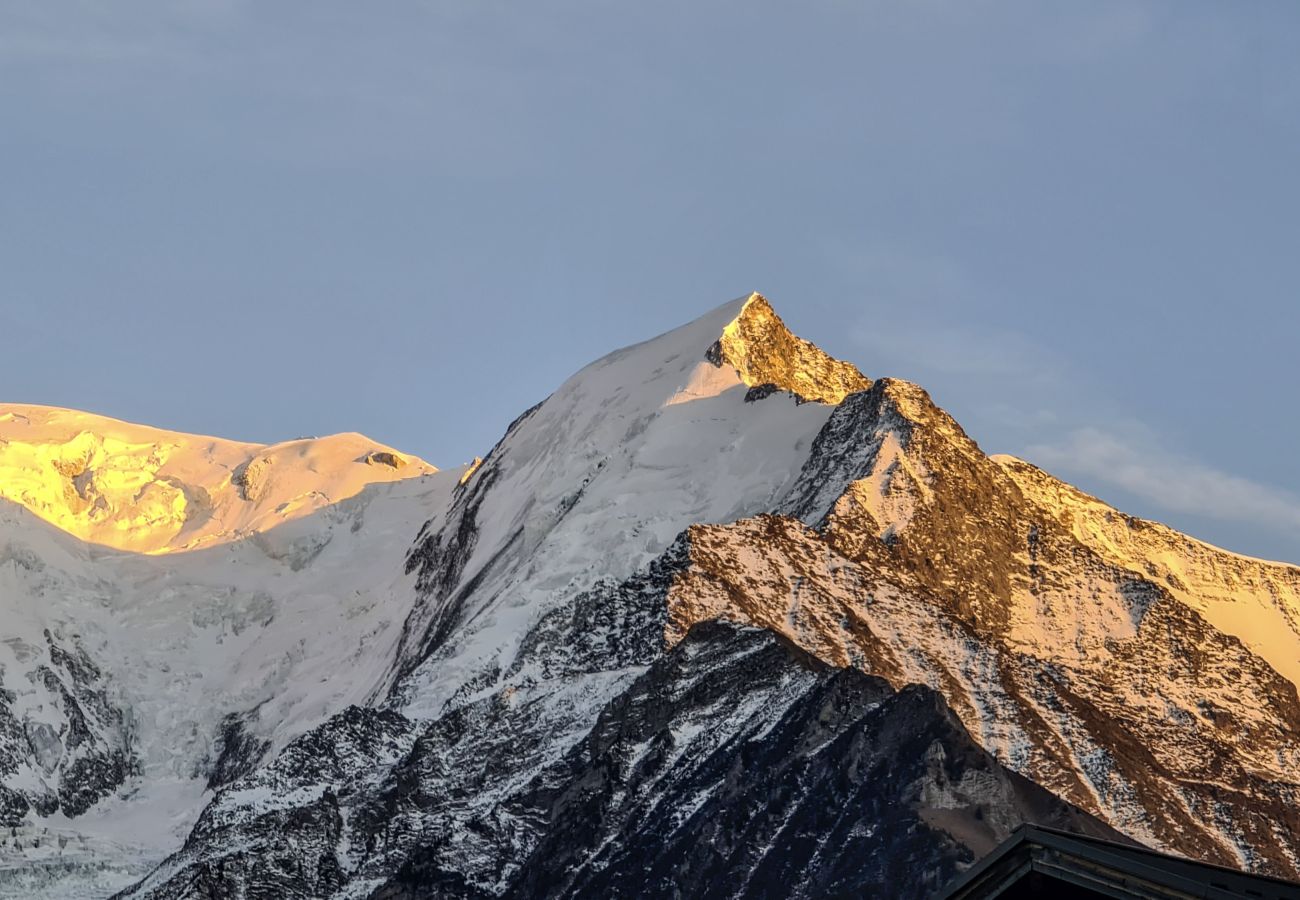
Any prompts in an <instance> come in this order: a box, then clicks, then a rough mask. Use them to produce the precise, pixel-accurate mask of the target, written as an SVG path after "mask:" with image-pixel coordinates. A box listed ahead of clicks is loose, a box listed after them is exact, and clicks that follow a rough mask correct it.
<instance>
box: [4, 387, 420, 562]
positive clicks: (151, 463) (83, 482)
mask: <svg viewBox="0 0 1300 900" xmlns="http://www.w3.org/2000/svg"><path fill="white" fill-rule="evenodd" d="M436 471H437V469H435V468H434V467H433V466H430V465H429V464H428V463H426V462H424V461H423V460H421V459H417V458H416V457H413V456H405V455H403V454H401V453H398V452H397V451H396V450H394V449H392V448H391V447H385V446H384V445H382V444H377V443H375V442H374V441H372V440H370V439H369V438H367V437H365V436H364V435H360V434H336V435H331V436H330V437H325V438H301V439H299V440H294V441H287V442H285V443H282V444H274V445H271V446H264V445H261V444H247V443H240V442H237V441H227V440H222V439H220V438H213V437H204V436H201V435H193V434H180V433H177V432H172V431H163V430H160V429H157V428H150V427H148V426H145V425H133V424H131V423H128V422H121V421H118V420H117V419H109V418H106V417H104V416H96V415H91V414H90V413H84V412H78V411H76V410H70V409H58V408H54V407H48V406H21V405H18V404H13V403H3V404H0V499H5V500H11V501H13V502H15V503H19V504H21V505H23V506H25V507H27V508H28V509H29V510H31V511H32V512H34V513H36V515H38V516H40V517H41V518H43V519H45V520H46V521H47V522H49V523H51V524H53V525H55V526H56V527H58V528H61V529H62V530H64V531H66V532H68V533H69V534H73V535H76V536H77V537H79V538H81V539H82V540H84V541H88V542H91V543H95V544H103V545H105V546H108V547H115V548H117V549H119V550H132V551H135V552H137V553H168V552H174V551H176V550H188V549H192V548H195V547H204V546H210V545H212V544H215V543H220V542H225V541H230V540H236V539H238V538H240V537H243V536H246V535H250V534H254V533H256V532H260V531H266V530H268V529H270V528H273V527H275V526H277V525H279V524H281V523H283V522H286V521H290V520H292V519H296V518H299V517H301V516H305V515H309V514H310V513H312V512H314V511H316V510H318V509H322V508H324V507H327V506H330V505H331V504H334V503H337V502H339V501H342V500H346V499H348V498H349V497H353V496H356V495H357V494H358V493H360V492H361V491H362V490H363V489H364V488H365V487H366V486H367V485H371V484H378V483H386V482H393V481H400V480H402V479H406V478H412V477H415V476H419V475H428V474H432V473H433V472H436Z"/></svg>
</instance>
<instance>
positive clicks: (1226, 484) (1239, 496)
mask: <svg viewBox="0 0 1300 900" xmlns="http://www.w3.org/2000/svg"><path fill="white" fill-rule="evenodd" d="M1025 455H1026V456H1027V457H1028V458H1029V460H1030V461H1032V462H1034V463H1036V464H1039V465H1042V466H1044V467H1046V468H1048V469H1054V470H1058V471H1059V472H1061V473H1062V474H1073V475H1086V476H1088V477H1090V478H1095V479H1097V480H1098V481H1102V482H1105V483H1107V484H1112V485H1115V486H1117V487H1120V488H1123V489H1124V490H1126V491H1129V492H1131V493H1133V494H1134V495H1136V496H1138V497H1141V498H1142V499H1144V500H1147V501H1150V502H1151V503H1154V504H1156V505H1158V506H1160V507H1162V508H1164V509H1167V510H1171V511H1173V512H1181V513H1192V514H1195V515H1201V516H1207V517H1209V518H1215V519H1225V520H1231V521H1238V522H1251V523H1254V524H1257V525H1264V526H1268V527H1275V528H1280V529H1284V530H1286V531H1287V532H1289V533H1291V534H1296V535H1300V497H1296V496H1295V495H1294V494H1291V493H1289V492H1288V491H1285V490H1282V489H1280V488H1277V487H1273V486H1271V485H1267V484H1261V483H1260V482H1257V481H1252V480H1250V479H1248V478H1243V477H1241V476H1239V475H1233V474H1231V473H1230V472H1225V471H1222V470H1220V469H1216V468H1214V467H1212V466H1207V465H1204V464H1203V463H1199V462H1196V461H1194V460H1191V459H1188V458H1186V457H1183V456H1180V455H1178V454H1176V453H1170V452H1168V451H1165V450H1162V449H1161V448H1159V447H1158V446H1155V445H1153V444H1152V443H1150V442H1147V441H1142V440H1133V439H1130V438H1126V437H1123V436H1120V435H1117V434H1113V433H1110V432H1107V431H1103V430H1101V429H1098V428H1080V429H1077V430H1075V431H1072V432H1071V433H1070V434H1069V435H1067V436H1066V438H1065V439H1064V440H1063V441H1061V442H1058V443H1052V444H1036V445H1033V446H1030V447H1028V448H1027V449H1026V451H1025Z"/></svg>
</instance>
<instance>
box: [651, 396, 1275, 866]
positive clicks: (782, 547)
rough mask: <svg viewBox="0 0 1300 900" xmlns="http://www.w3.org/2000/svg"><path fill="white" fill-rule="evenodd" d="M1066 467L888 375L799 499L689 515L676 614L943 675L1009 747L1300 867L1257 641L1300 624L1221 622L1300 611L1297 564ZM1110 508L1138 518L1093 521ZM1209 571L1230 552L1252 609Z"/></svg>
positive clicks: (947, 688)
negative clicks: (975, 431) (1098, 493)
mask: <svg viewBox="0 0 1300 900" xmlns="http://www.w3.org/2000/svg"><path fill="white" fill-rule="evenodd" d="M1023 485H1030V486H1032V488H1033V491H1032V492H1031V491H1028V490H1024V489H1022V486H1023ZM1058 485H1059V483H1056V484H1054V483H1053V482H1052V480H1051V479H1050V478H1049V477H1048V476H1045V475H1043V473H1041V472H1038V471H1037V470H1032V469H1031V468H1030V467H1027V466H1024V465H1023V464H1017V463H1014V462H1011V461H1003V462H994V461H991V460H989V459H987V458H986V457H984V456H983V454H981V453H980V452H979V450H978V448H977V447H976V446H975V445H974V443H973V442H971V441H970V440H969V439H968V438H967V437H966V436H965V435H964V434H963V433H962V432H961V430H960V429H959V428H958V427H957V426H956V425H955V423H953V422H952V421H951V419H949V418H948V417H947V416H946V415H945V414H943V413H942V411H940V410H938V409H937V408H935V407H934V406H933V405H932V404H930V403H929V401H928V398H926V397H925V395H924V393H923V392H921V391H919V390H918V389H916V388H915V387H913V386H910V385H903V384H901V383H897V382H889V381H885V380H882V381H878V382H877V383H876V384H875V386H873V388H872V389H871V391H869V392H867V393H865V394H860V395H857V396H855V397H851V398H849V399H848V400H846V401H845V403H844V404H842V405H841V406H840V407H839V408H838V409H837V410H836V413H835V414H834V415H833V416H832V417H831V420H830V421H829V422H828V423H827V426H826V428H825V429H824V430H823V432H822V434H821V435H820V436H819V438H818V441H817V443H816V444H815V446H814V450H813V453H812V455H811V456H810V458H809V461H808V463H807V465H806V467H805V472H804V474H803V475H801V477H800V479H799V482H798V483H797V485H796V487H795V489H794V491H792V493H791V495H790V497H789V498H788V499H787V501H786V503H785V505H784V508H785V509H786V510H788V511H789V512H790V513H791V514H792V515H790V516H762V517H758V518H755V519H751V520H747V521H741V522H737V523H735V524H733V525H721V526H696V527H693V528H692V529H691V530H690V533H689V552H690V557H691V560H692V565H691V567H690V568H689V569H688V570H687V571H686V572H685V573H683V574H682V575H680V576H679V578H678V580H677V582H676V583H675V585H674V587H673V589H672V592H671V603H670V607H671V610H672V612H671V616H670V625H669V635H670V637H673V636H676V635H680V634H682V633H684V632H685V631H686V630H687V629H689V628H690V627H691V626H692V625H693V624H694V623H695V622H697V621H701V620H707V619H711V618H714V617H717V616H725V617H729V618H734V619H738V620H741V621H749V622H754V623H755V624H759V625H762V626H764V627H767V628H771V629H773V630H774V631H777V632H779V633H782V634H785V635H787V636H788V637H789V638H790V639H791V640H793V641H795V642H796V643H798V644H799V645H800V646H802V647H804V648H805V649H807V650H808V651H810V652H812V653H814V654H816V655H817V656H819V657H820V658H822V659H826V660H829V661H832V662H835V663H837V664H841V665H856V666H859V667H862V668H864V669H866V670H868V671H872V672H877V673H880V674H881V675H883V676H885V677H887V678H889V679H890V680H891V681H892V682H893V683H895V684H896V685H900V686H901V685H903V684H907V683H910V682H922V683H927V684H930V685H932V686H933V687H935V688H936V689H938V690H940V691H942V692H943V693H944V695H945V696H946V697H947V698H948V699H949V701H950V702H951V703H952V704H953V707H954V708H955V709H956V710H957V711H958V713H959V714H960V715H961V716H962V718H963V720H964V721H965V723H966V725H967V727H968V728H969V729H970V730H971V732H972V733H973V734H974V735H976V737H977V739H979V740H980V742H981V743H982V744H983V745H984V746H986V747H988V748H989V749H990V750H993V751H994V752H995V753H996V754H997V755H998V756H999V758H1000V759H1001V760H1002V761H1003V762H1005V763H1007V764H1008V765H1010V766H1012V767H1013V768H1015V769H1016V770H1017V771H1020V772H1022V773H1023V774H1025V775H1027V776H1029V777H1031V778H1033V779H1034V780H1035V781H1037V782H1039V783H1040V784H1042V785H1044V786H1046V787H1049V788H1050V789H1052V790H1054V791H1055V792H1057V793H1058V794H1060V795H1061V796H1062V797H1065V798H1067V799H1069V800H1071V801H1073V802H1075V803H1078V804H1079V805H1080V806H1083V807H1084V808H1087V809H1089V810H1091V811H1093V812H1095V813H1096V814H1098V815H1100V816H1102V817H1103V818H1105V819H1106V820H1108V821H1110V822H1111V823H1113V824H1115V825H1116V826H1118V827H1120V828H1122V829H1124V830H1125V831H1127V832H1128V833H1129V834H1132V835H1134V836H1136V837H1139V838H1141V839H1143V840H1145V841H1148V842H1150V843H1153V844H1156V845H1159V846H1163V847H1166V848H1169V849H1173V850H1178V851H1181V852H1184V853H1188V854H1191V855H1195V856H1199V857H1202V858H1206V859H1211V860H1214V861H1217V862H1221V863H1225V864H1229V865H1246V866H1248V867H1252V868H1257V869H1261V870H1265V871H1269V872H1273V873H1277V874H1281V875H1287V876H1291V877H1297V876H1300V860H1298V859H1297V851H1298V850H1300V843H1298V839H1297V835H1300V813H1298V812H1297V809H1300V702H1298V701H1297V692H1296V687H1295V684H1294V683H1293V682H1291V681H1289V680H1288V679H1286V678H1284V677H1283V676H1282V675H1281V674H1279V671H1278V669H1277V668H1275V667H1274V666H1272V665H1270V663H1269V661H1268V660H1267V659H1265V658H1264V656H1263V655H1262V654H1264V653H1268V652H1273V653H1278V652H1279V651H1278V648H1279V647H1282V648H1285V647H1288V646H1289V647H1294V646H1295V644H1294V634H1295V633H1294V632H1291V639H1292V642H1291V643H1290V644H1289V645H1288V644H1287V643H1286V642H1285V641H1284V640H1283V635H1285V633H1286V632H1285V631H1282V633H1281V634H1273V635H1271V636H1270V637H1271V638H1272V643H1271V644H1267V645H1263V646H1261V647H1259V648H1258V649H1257V650H1255V651H1252V649H1251V648H1249V647H1248V646H1246V645H1245V644H1243V641H1242V640H1241V638H1240V637H1238V636H1237V635H1236V634H1233V633H1231V632H1229V631H1227V630H1226V629H1229V628H1232V627H1233V625H1234V623H1235V622H1237V621H1242V620H1245V621H1246V622H1248V623H1249V622H1251V620H1253V619H1254V617H1255V616H1253V615H1250V614H1247V615H1245V616H1242V615H1241V608H1242V607H1246V608H1247V609H1253V610H1255V611H1256V612H1255V615H1257V616H1258V617H1260V618H1265V617H1267V616H1269V615H1270V614H1273V613H1274V612H1276V614H1277V615H1278V617H1279V618H1280V619H1281V623H1282V626H1283V628H1285V626H1286V622H1287V621H1294V619H1293V617H1294V615H1295V611H1296V609H1297V606H1296V605H1295V604H1294V602H1293V600H1292V598H1293V597H1294V596H1295V595H1294V593H1292V594H1290V595H1288V594H1286V593H1285V592H1284V590H1285V589H1290V590H1292V591H1293V590H1294V588H1293V587H1291V586H1292V585H1294V584H1295V581H1294V578H1295V573H1294V570H1290V569H1288V568H1287V567H1282V566H1270V565H1267V564H1261V563H1258V562H1255V561H1248V560H1242V559H1241V558H1238V557H1232V556H1231V555H1230V554H1226V553H1223V552H1221V551H1215V550H1213V549H1212V548H1208V547H1205V546H1204V545H1199V544H1196V543H1195V542H1192V541H1188V540H1186V539H1182V540H1179V539H1178V537H1179V536H1173V535H1172V534H1171V533H1169V532H1168V531H1167V530H1165V529H1162V528H1160V527H1159V526H1153V525H1149V524H1147V523H1141V522H1138V521H1137V520H1132V519H1127V520H1125V519H1124V518H1123V517H1119V516H1118V514H1114V515H1107V514H1106V513H1105V512H1104V511H1103V510H1104V509H1105V508H1104V507H1102V506H1101V504H1098V503H1096V501H1092V500H1091V499H1090V498H1083V497H1082V496H1081V495H1078V494H1077V492H1073V495H1072V498H1071V499H1070V500H1069V501H1068V502H1066V501H1064V500H1062V499H1061V498H1060V496H1059V495H1060V494H1061V493H1062V492H1069V489H1067V488H1065V487H1064V486H1058ZM837 495H838V496H837ZM831 498H834V499H831ZM1045 499H1049V500H1051V501H1052V502H1050V503H1048V502H1045ZM796 516H798V517H801V518H802V521H801V520H800V519H799V518H796ZM1099 522H1104V523H1106V525H1107V526H1109V528H1110V530H1111V531H1114V532H1118V533H1119V534H1123V535H1126V538H1125V539H1124V540H1120V539H1119V536H1118V535H1116V536H1115V539H1112V540H1105V541H1092V542H1086V540H1087V538H1088V537H1089V536H1091V535H1094V534H1096V533H1097V532H1099V531H1100V530H1101V529H1100V526H1099V524H1098V523H1099ZM810 524H811V525H812V526H815V527H810ZM1147 554H1149V555H1147ZM1171 572H1178V573H1182V574H1180V575H1178V576H1175V578H1174V579H1173V580H1172V581H1171V579H1170V577H1169V573H1171ZM1210 572H1212V573H1216V575H1217V576H1218V577H1219V578H1222V576H1223V574H1224V573H1226V572H1231V573H1234V575H1235V577H1234V578H1233V580H1234V581H1235V583H1236V584H1237V585H1238V588H1237V590H1238V593H1237V594H1236V595H1235V598H1234V599H1235V604H1234V605H1235V606H1236V607H1237V610H1236V612H1237V615H1236V617H1235V618H1229V617H1225V616H1224V615H1222V613H1223V610H1222V609H1221V608H1219V607H1217V606H1216V605H1215V596H1216V594H1217V595H1221V593H1222V592H1223V588H1222V587H1221V585H1222V583H1223V582H1222V580H1216V579H1215V578H1214V577H1213V576H1207V574H1206V573H1210ZM1225 580H1226V579H1225ZM1207 582H1209V583H1211V584H1215V585H1218V587H1217V590H1216V592H1215V594H1211V595H1210V596H1208V597H1207V596H1206V594H1204V593H1200V592H1198V590H1197V587H1195V586H1193V585H1197V584H1198V583H1199V585H1205V584H1206V583H1207ZM1175 585H1176V587H1175ZM1250 587H1254V590H1255V591H1256V592H1257V593H1256V594H1255V596H1251V590H1250ZM1216 616H1217V618H1218V620H1219V625H1220V627H1217V628H1216V627H1215V625H1214V623H1213V619H1214V617H1216ZM1277 658H1278V664H1279V667H1280V666H1281V665H1283V664H1284V663H1285V659H1286V657H1285V656H1284V655H1280V656H1278V657H1277Z"/></svg>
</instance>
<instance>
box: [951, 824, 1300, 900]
mask: <svg viewBox="0 0 1300 900" xmlns="http://www.w3.org/2000/svg"><path fill="white" fill-rule="evenodd" d="M1036 896H1050V897H1052V898H1062V900H1065V898H1091V897H1119V898H1127V897H1143V898H1153V900H1165V898H1188V897H1199V898H1204V900H1230V898H1231V900H1238V898H1247V897H1249V898H1265V900H1300V884H1296V883H1295V882H1291V881H1284V880H1282V879H1280V878H1270V877H1268V876H1266V875H1251V874H1248V873H1246V872H1240V871H1238V870H1236V869H1229V868H1226V867H1224V866H1216V865H1212V864H1210V863H1203V862H1197V861H1195V860H1191V859H1184V858H1183V857H1181V856H1171V855H1169V854H1167V853H1159V852H1157V851H1155V850H1150V849H1148V848H1146V847H1143V846H1140V845H1137V844H1132V845H1130V844H1120V843H1116V842H1114V841H1107V840H1102V839H1100V838H1094V837H1087V836H1085V835H1081V834H1071V833H1068V832H1064V831H1056V830H1054V829H1051V828H1041V827H1039V826H1037V825H1022V826H1021V827H1019V828H1017V829H1016V830H1015V832H1014V833H1012V835H1011V837H1009V838H1007V840H1005V841H1004V842H1003V843H1002V844H1001V845H999V846H998V847H997V849H995V850H994V851H993V852H992V853H990V854H989V855H988V856H986V857H984V858H983V859H982V860H980V861H979V862H977V863H976V864H975V865H974V866H973V867H972V868H971V869H970V870H969V871H967V872H966V873H965V874H964V875H963V876H962V877H961V878H959V879H958V880H957V881H956V882H955V883H953V884H952V885H950V886H949V887H948V888H947V889H946V890H945V891H944V892H942V893H941V894H940V897H941V898H943V900H986V898H993V897H1000V898H1004V900H1014V898H1021V897H1036Z"/></svg>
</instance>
